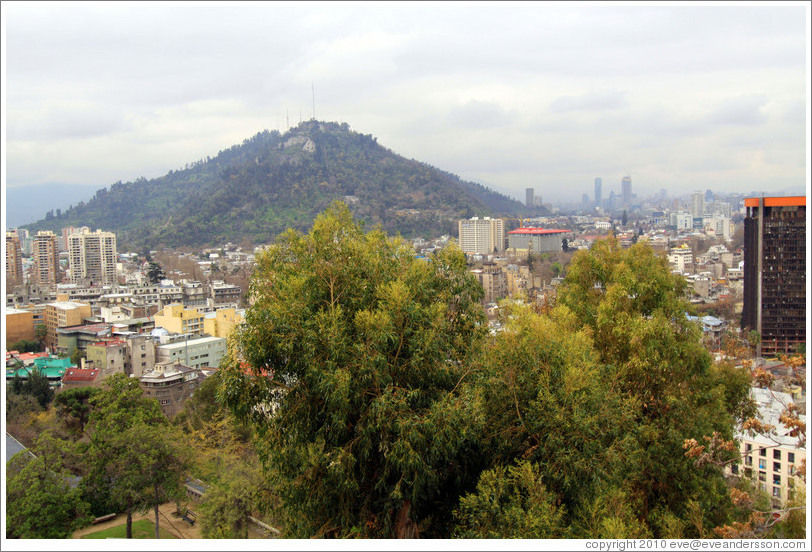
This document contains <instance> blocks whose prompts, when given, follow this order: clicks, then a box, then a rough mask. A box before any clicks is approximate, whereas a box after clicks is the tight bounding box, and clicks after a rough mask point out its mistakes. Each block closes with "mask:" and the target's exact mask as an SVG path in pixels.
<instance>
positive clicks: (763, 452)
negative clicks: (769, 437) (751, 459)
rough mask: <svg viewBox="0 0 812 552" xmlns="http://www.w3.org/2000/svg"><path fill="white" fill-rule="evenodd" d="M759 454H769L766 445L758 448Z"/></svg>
mask: <svg viewBox="0 0 812 552" xmlns="http://www.w3.org/2000/svg"><path fill="white" fill-rule="evenodd" d="M758 455H759V456H767V449H765V448H764V447H761V448H760V449H758Z"/></svg>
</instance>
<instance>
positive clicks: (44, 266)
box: [31, 231, 60, 284]
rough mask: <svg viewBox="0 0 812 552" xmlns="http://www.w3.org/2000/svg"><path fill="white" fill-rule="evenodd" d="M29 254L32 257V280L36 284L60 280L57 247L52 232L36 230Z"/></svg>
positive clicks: (53, 282) (56, 282) (54, 282)
mask: <svg viewBox="0 0 812 552" xmlns="http://www.w3.org/2000/svg"><path fill="white" fill-rule="evenodd" d="M31 255H32V257H33V259H34V274H33V278H32V281H33V282H36V283H38V284H58V283H59V280H60V276H59V247H58V245H57V243H56V236H55V235H54V233H53V232H48V231H40V232H37V234H36V235H35V236H34V241H33V242H32V245H31Z"/></svg>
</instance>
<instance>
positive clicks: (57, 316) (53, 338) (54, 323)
mask: <svg viewBox="0 0 812 552" xmlns="http://www.w3.org/2000/svg"><path fill="white" fill-rule="evenodd" d="M85 318H90V305H89V304H87V303H75V302H72V301H57V302H55V303H48V304H47V305H45V329H46V333H45V346H46V347H47V348H49V349H50V350H51V351H55V350H56V347H57V343H58V342H57V329H58V328H67V327H69V326H79V325H81V324H82V323H83V322H84V320H85ZM68 354H70V352H68Z"/></svg>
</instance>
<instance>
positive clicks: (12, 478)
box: [6, 435, 92, 539]
mask: <svg viewBox="0 0 812 552" xmlns="http://www.w3.org/2000/svg"><path fill="white" fill-rule="evenodd" d="M46 442H48V446H50V447H53V444H54V443H53V439H52V438H51V437H50V436H48V435H44V436H43V437H41V438H40V439H39V440H38V441H37V443H36V444H35V446H34V447H33V449H32V452H34V454H36V455H37V457H36V458H32V457H31V456H30V455H29V454H28V453H27V452H21V453H19V454H16V455H15V456H14V457H12V458H11V460H10V461H9V464H8V471H7V478H6V483H7V487H6V537H7V538H23V539H62V538H67V537H69V536H70V534H71V532H73V531H74V530H75V529H78V528H80V527H82V526H84V525H88V524H89V523H90V520H91V519H92V518H91V517H90V516H89V515H88V505H87V503H85V502H84V501H83V500H82V499H81V497H80V494H79V492H78V491H77V490H76V489H72V488H71V487H70V485H69V484H68V476H69V475H70V474H69V473H68V472H67V471H66V470H65V469H64V467H63V465H62V462H61V459H60V455H59V454H45V452H46V451H45V450H44V448H45V444H46Z"/></svg>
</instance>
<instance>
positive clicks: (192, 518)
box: [180, 510, 197, 525]
mask: <svg viewBox="0 0 812 552" xmlns="http://www.w3.org/2000/svg"><path fill="white" fill-rule="evenodd" d="M180 517H182V518H183V519H184V520H185V521H188V522H189V525H194V524H195V521H196V520H197V514H196V513H194V512H193V511H191V510H186V513H184V514H181V516H180Z"/></svg>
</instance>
